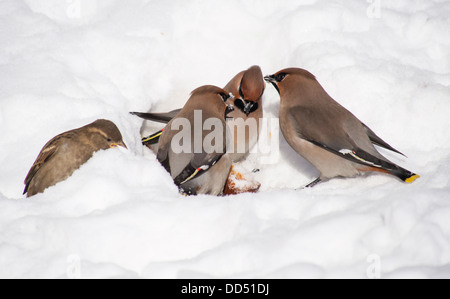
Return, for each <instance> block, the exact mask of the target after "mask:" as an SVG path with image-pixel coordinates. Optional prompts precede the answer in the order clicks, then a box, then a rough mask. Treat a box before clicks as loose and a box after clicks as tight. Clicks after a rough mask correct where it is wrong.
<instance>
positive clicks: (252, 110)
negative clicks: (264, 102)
mask: <svg viewBox="0 0 450 299" xmlns="http://www.w3.org/2000/svg"><path fill="white" fill-rule="evenodd" d="M258 107H259V106H258V103H254V104H253V105H252V108H251V109H250V113H252V112H255V111H256V110H257V109H258Z"/></svg>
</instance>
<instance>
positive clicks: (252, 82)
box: [131, 65, 266, 162]
mask: <svg viewBox="0 0 450 299" xmlns="http://www.w3.org/2000/svg"><path fill="white" fill-rule="evenodd" d="M265 86H266V84H265V82H264V78H263V75H262V72H261V68H260V67H259V66H256V65H255V66H252V67H250V68H249V69H248V70H245V71H242V72H240V73H239V74H237V75H236V76H234V77H233V79H231V81H230V82H229V83H228V84H227V85H226V86H225V87H224V90H225V91H226V92H228V93H232V94H233V95H239V96H240V97H236V98H235V97H230V98H229V99H228V100H227V104H231V105H233V106H234V108H235V110H234V111H233V112H231V113H230V114H229V115H228V117H229V119H230V121H228V122H227V124H228V125H229V127H230V132H231V133H232V138H233V144H234V146H233V147H232V148H231V149H229V153H230V155H231V158H232V160H233V162H238V161H240V160H242V159H243V158H244V157H245V156H246V155H247V154H248V152H249V150H250V149H251V148H252V147H253V146H254V145H255V144H256V142H257V141H258V138H259V133H260V127H259V126H260V122H259V120H260V119H261V118H262V117H263V106H262V96H263V94H264V90H265ZM180 110H181V109H177V110H173V111H171V112H168V113H140V112H131V114H133V115H136V116H139V117H141V118H143V119H146V120H152V121H156V122H163V123H164V122H166V123H167V122H168V121H170V120H171V119H172V118H174V117H175V116H176V115H177V114H178V113H179V112H180ZM231 119H234V120H235V121H232V120H231ZM161 134H162V131H159V132H156V133H154V134H152V135H150V136H148V137H145V138H143V139H142V142H143V143H144V144H145V145H152V144H156V143H158V140H159V137H160V136H161ZM231 145H232V144H231ZM231 145H230V146H231Z"/></svg>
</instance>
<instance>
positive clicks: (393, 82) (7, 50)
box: [0, 0, 450, 278]
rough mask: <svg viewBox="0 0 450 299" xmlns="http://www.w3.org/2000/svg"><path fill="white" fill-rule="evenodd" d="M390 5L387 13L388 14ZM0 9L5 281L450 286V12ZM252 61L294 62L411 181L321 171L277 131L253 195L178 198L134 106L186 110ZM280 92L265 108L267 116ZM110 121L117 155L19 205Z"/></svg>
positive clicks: (91, 0)
mask: <svg viewBox="0 0 450 299" xmlns="http://www.w3.org/2000/svg"><path fill="white" fill-rule="evenodd" d="M391 2H392V1H391ZM391 2H388V1H378V0H373V1H364V0H351V1H340V0H335V1H325V0H305V1H269V0H254V1H241V0H228V1H206V0H200V1H182V0H175V1H149V0H133V1H127V2H126V3H125V2H124V1H118V0H108V1H106V0H71V1H60V0H3V1H1V2H0V45H1V47H0V107H1V109H0V137H1V138H0V165H1V166H2V167H1V168H0V277H1V278H11V277H19V278H27V277H37V278H65V277H69V278H78V277H81V278H94V277H102V278H103V277H125V278H135V277H144V278H231V277H232V278H316V277H317V278H333V277H352V278H376V277H382V278H399V277H401V278H405V277H413V278H430V277H440V278H450V196H449V195H450V178H449V173H450V138H449V133H448V129H449V128H450V118H449V115H450V87H449V85H450V58H449V55H448V53H449V52H450V40H449V39H448V31H449V29H450V19H449V18H448V16H449V15H450V2H449V1H440V0H432V1H406V0H399V1H395V2H392V3H391ZM255 64H257V65H260V66H261V68H262V69H263V72H264V73H265V74H272V73H275V72H277V71H278V70H280V69H283V68H286V67H301V68H305V69H307V70H309V71H311V72H312V73H313V74H315V75H316V76H317V78H318V80H319V82H320V83H321V84H322V85H323V86H324V88H325V89H326V90H327V91H328V93H329V94H330V95H331V96H332V97H333V98H335V99H336V100H337V101H338V102H340V103H341V104H342V105H344V106H345V107H346V108H348V109H349V110H350V111H352V112H353V113H354V114H355V115H356V116H357V117H359V118H360V119H361V120H362V121H363V122H364V123H366V124H367V125H368V126H370V127H371V128H372V129H373V130H374V131H375V132H376V133H377V134H378V135H380V136H381V137H383V139H385V140H386V141H387V142H389V143H390V144H392V145H393V146H394V147H396V148H398V149H399V150H400V151H402V152H403V153H405V154H406V155H407V156H408V158H406V157H402V156H399V155H396V154H393V153H388V152H387V151H383V154H385V155H386V156H387V157H388V158H389V159H391V160H392V161H394V162H396V163H398V164H400V165H401V166H403V167H405V168H408V169H410V170H411V171H414V172H417V173H419V174H420V175H421V178H420V179H419V180H417V181H416V182H415V183H414V184H411V185H409V184H404V183H402V182H400V181H398V180H396V179H395V178H393V177H388V176H385V175H370V176H366V177H359V178H355V179H335V180H332V181H329V182H327V183H323V184H320V185H318V186H317V187H315V188H313V189H301V187H303V186H305V185H306V184H308V183H309V182H311V181H312V180H313V179H315V178H316V176H317V175H318V173H317V170H315V169H314V168H313V167H312V166H311V165H309V164H308V163H307V162H305V161H304V160H303V159H302V158H301V157H299V156H298V155H297V154H296V153H295V152H294V151H293V150H292V149H291V148H290V147H289V146H288V145H287V143H286V142H285V141H284V139H283V137H282V135H281V134H280V133H279V132H278V131H277V130H276V129H274V130H273V131H272V132H271V133H272V138H273V139H275V140H278V138H279V140H280V146H279V154H277V155H274V156H273V157H271V159H270V161H268V160H267V159H264V160H262V159H261V158H260V157H259V156H258V155H251V156H250V157H249V159H248V160H247V161H245V162H244V163H242V164H241V165H239V167H240V169H247V170H248V171H249V172H251V171H252V170H253V169H259V170H260V171H259V172H257V173H255V174H254V179H255V180H257V181H258V182H260V183H261V189H260V191H259V193H257V194H241V195H237V196H229V197H223V198H216V197H210V196H198V197H184V196H182V195H180V194H178V191H177V188H176V187H175V186H174V185H173V183H172V180H171V178H170V176H169V175H168V174H167V173H166V172H165V171H164V169H163V168H162V167H161V166H160V164H159V163H158V162H157V161H156V158H155V155H154V154H153V153H152V152H151V151H150V150H148V149H147V148H144V147H142V145H141V143H140V138H141V134H145V133H150V132H151V131H152V130H154V129H160V128H161V125H159V124H154V123H150V122H145V123H144V126H143V122H142V121H141V120H140V119H138V118H137V117H134V116H132V115H130V114H129V113H128V112H130V111H149V110H152V111H169V110H171V109H175V108H179V107H181V106H182V105H183V104H184V103H185V101H186V100H187V98H188V97H189V93H190V92H191V91H192V90H193V89H195V88H196V87H198V86H201V85H205V84H214V85H218V86H222V87H223V86H224V85H225V84H226V83H227V82H228V81H229V80H230V79H231V78H232V77H233V76H234V75H235V74H236V73H238V72H240V71H242V70H244V69H247V68H248V67H249V66H251V65H255ZM278 106H279V97H278V94H277V93H276V91H275V90H274V89H273V88H272V86H267V88H266V93H265V95H264V109H265V114H266V116H267V117H269V118H276V117H277V114H278ZM98 118H105V119H110V120H112V121H113V122H115V123H116V124H117V126H118V127H119V129H120V130H121V132H122V135H123V137H124V141H125V143H126V144H127V146H128V148H129V150H128V151H121V150H117V149H114V150H108V151H102V152H98V153H96V154H95V155H94V157H93V158H92V159H91V160H89V162H88V163H86V164H85V165H84V166H83V167H82V168H80V169H79V170H78V171H76V172H75V173H74V175H73V176H72V177H71V178H70V179H68V180H67V181H65V182H62V183H60V184H58V185H56V186H54V187H51V188H49V189H48V190H47V191H46V192H45V193H44V194H40V195H37V196H35V197H33V198H30V199H26V198H25V196H23V195H22V191H23V188H24V184H23V181H24V178H25V176H26V174H27V172H28V170H29V168H30V167H31V165H32V163H33V161H34V160H35V159H36V157H37V155H38V153H39V151H40V150H41V148H42V147H43V146H44V144H45V143H46V142H47V141H48V140H50V139H51V138H52V137H54V136H55V135H57V134H59V133H62V132H64V131H67V130H70V129H73V128H77V127H81V126H83V125H86V124H88V123H90V122H92V121H93V120H95V119H98Z"/></svg>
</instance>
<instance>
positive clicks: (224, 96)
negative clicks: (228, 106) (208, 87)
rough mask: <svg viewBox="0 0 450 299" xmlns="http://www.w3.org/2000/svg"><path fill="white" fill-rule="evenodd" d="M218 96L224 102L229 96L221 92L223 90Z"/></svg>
mask: <svg viewBox="0 0 450 299" xmlns="http://www.w3.org/2000/svg"><path fill="white" fill-rule="evenodd" d="M220 96H221V97H222V100H223V101H224V102H226V101H228V99H229V98H230V95H229V94H226V93H223V92H221V93H220Z"/></svg>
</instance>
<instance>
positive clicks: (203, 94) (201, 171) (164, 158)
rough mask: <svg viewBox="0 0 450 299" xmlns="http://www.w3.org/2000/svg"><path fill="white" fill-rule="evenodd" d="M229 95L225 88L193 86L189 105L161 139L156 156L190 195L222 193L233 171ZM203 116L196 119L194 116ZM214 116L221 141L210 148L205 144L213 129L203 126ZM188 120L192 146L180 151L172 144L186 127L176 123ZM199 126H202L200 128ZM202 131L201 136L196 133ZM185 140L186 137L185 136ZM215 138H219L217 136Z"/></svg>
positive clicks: (182, 189)
mask: <svg viewBox="0 0 450 299" xmlns="http://www.w3.org/2000/svg"><path fill="white" fill-rule="evenodd" d="M229 98H230V95H229V93H228V92H226V91H225V90H223V89H221V88H219V87H216V86H211V85H206V86H202V87H200V88H197V89H196V90H194V91H193V92H192V94H191V97H190V98H189V100H188V101H187V103H186V105H185V106H184V107H183V109H181V111H180V112H179V113H178V114H177V116H176V117H175V118H173V119H172V120H171V121H170V122H169V123H168V124H167V126H166V127H165V128H164V131H163V132H162V134H161V137H160V139H159V149H158V153H157V158H158V160H159V161H160V162H161V164H162V165H163V166H164V167H165V168H166V170H167V171H168V172H169V173H170V174H171V176H172V178H173V179H174V182H175V184H176V185H177V186H178V187H179V188H180V190H181V191H182V192H183V193H185V194H188V195H195V194H210V195H220V194H222V192H223V189H224V185H225V182H226V179H227V177H228V173H229V172H230V167H231V159H230V157H229V156H228V155H227V154H226V141H227V136H226V124H225V117H226V115H227V113H229V112H230V111H231V110H230V106H228V105H227V104H226V103H225V102H226V101H227V100H228V99H229ZM199 113H201V118H199V119H197V120H196V119H195V116H196V115H197V117H199ZM208 119H214V120H215V121H216V123H217V124H218V125H220V126H221V128H214V130H216V129H217V130H220V131H219V132H220V134H221V136H220V137H221V138H222V141H223V142H222V144H218V147H219V149H218V150H217V149H214V150H210V151H208V149H206V148H205V147H204V141H205V138H207V136H208V135H209V134H210V133H212V132H213V130H212V129H204V125H205V122H206V121H207V120H208ZM184 120H187V121H188V122H189V125H190V131H189V132H188V133H189V136H187V137H188V138H190V148H189V149H188V151H187V152H181V153H179V152H178V151H177V150H176V149H174V147H173V145H172V140H173V138H174V137H175V136H176V135H177V134H179V133H181V132H182V130H185V128H183V127H177V126H176V125H175V124H176V123H177V122H178V121H184ZM198 126H202V127H201V128H199V127H198ZM196 130H197V133H198V132H200V133H201V135H200V136H196V132H195V131H196ZM184 141H186V140H184ZM216 142H219V141H218V140H216Z"/></svg>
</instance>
